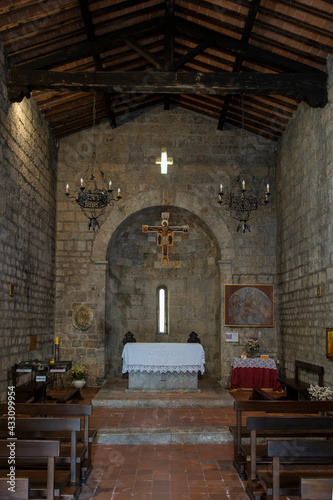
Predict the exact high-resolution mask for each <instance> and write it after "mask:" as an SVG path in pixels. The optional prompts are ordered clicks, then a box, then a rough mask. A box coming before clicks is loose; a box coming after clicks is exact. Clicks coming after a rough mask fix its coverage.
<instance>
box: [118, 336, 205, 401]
mask: <svg viewBox="0 0 333 500" xmlns="http://www.w3.org/2000/svg"><path fill="white" fill-rule="evenodd" d="M122 358H123V370H122V371H123V373H127V372H128V391H130V392H135V391H140V392H170V390H172V391H175V392H200V391H199V390H198V372H199V371H200V372H201V373H204V371H205V352H204V349H203V347H202V345H201V344H197V343H195V344H191V343H187V344H180V343H179V344H177V343H160V342H158V343H148V342H140V343H136V342H135V343H134V342H128V343H127V344H126V345H125V346H124V349H123V353H122Z"/></svg>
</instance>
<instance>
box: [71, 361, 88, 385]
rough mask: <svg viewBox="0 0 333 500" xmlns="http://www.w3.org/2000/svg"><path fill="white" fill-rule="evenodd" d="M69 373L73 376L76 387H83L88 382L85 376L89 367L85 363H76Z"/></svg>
mask: <svg viewBox="0 0 333 500" xmlns="http://www.w3.org/2000/svg"><path fill="white" fill-rule="evenodd" d="M68 373H70V374H71V376H72V379H73V385H74V387H77V388H78V389H82V387H83V386H84V385H85V383H86V381H85V380H84V376H85V374H86V373H87V368H86V367H85V366H84V365H74V366H72V368H70V370H69V372H68Z"/></svg>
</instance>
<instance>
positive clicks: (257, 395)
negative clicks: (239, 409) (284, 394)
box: [250, 387, 277, 401]
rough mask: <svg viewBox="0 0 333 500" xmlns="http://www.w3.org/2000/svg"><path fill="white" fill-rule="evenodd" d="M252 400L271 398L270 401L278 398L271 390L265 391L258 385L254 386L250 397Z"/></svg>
mask: <svg viewBox="0 0 333 500" xmlns="http://www.w3.org/2000/svg"><path fill="white" fill-rule="evenodd" d="M250 399H251V400H253V401H257V400H260V401H261V400H266V399H268V400H270V401H275V400H276V399H277V398H275V397H274V396H273V394H271V393H270V392H267V391H263V390H262V389H257V388H256V387H254V388H253V390H252V395H251V397H250Z"/></svg>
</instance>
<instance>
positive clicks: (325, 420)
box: [243, 416, 333, 481]
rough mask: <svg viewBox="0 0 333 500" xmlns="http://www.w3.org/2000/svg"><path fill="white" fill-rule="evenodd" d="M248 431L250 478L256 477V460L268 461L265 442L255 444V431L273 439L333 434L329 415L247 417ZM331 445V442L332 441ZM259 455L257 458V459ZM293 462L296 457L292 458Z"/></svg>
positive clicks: (332, 421) (323, 436)
mask: <svg viewBox="0 0 333 500" xmlns="http://www.w3.org/2000/svg"><path fill="white" fill-rule="evenodd" d="M247 428H248V430H249V431H250V454H249V459H250V480H251V481H254V480H256V478H257V462H258V461H261V462H266V463H267V462H268V459H269V455H268V453H267V444H266V443H262V444H259V445H258V444H257V433H258V432H260V435H261V436H263V435H265V436H266V437H274V438H275V439H281V438H288V437H297V438H298V437H306V438H313V437H315V438H327V437H332V436H333V418H331V417H284V416H283V417H281V416H280V417H248V419H247ZM332 447H333V442H332ZM243 448H244V446H243ZM258 457H259V460H258ZM293 460H294V463H295V461H296V458H294V459H293Z"/></svg>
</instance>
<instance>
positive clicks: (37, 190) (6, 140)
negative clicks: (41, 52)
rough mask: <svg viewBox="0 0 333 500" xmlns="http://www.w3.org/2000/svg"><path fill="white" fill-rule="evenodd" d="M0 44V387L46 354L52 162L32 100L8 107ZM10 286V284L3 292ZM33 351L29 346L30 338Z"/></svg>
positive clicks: (49, 141) (49, 342)
mask: <svg viewBox="0 0 333 500" xmlns="http://www.w3.org/2000/svg"><path fill="white" fill-rule="evenodd" d="M5 75H6V60H5V56H4V52H3V48H2V46H1V47H0V115H1V116H0V175H1V187H0V190H1V196H0V218H1V221H0V222H1V223H0V255H1V258H0V273H1V287H0V308H1V320H0V322H1V328H0V336H1V372H0V392H1V398H2V399H4V398H5V397H6V393H7V371H8V370H10V369H11V366H12V365H13V364H14V363H15V362H17V361H19V360H30V359H36V358H39V359H45V358H46V359H47V358H49V357H50V356H51V355H52V348H53V332H54V315H53V313H54V280H55V220H56V214H55V212H56V203H55V187H56V161H57V151H56V147H55V141H54V138H53V136H52V134H51V132H50V129H49V126H48V124H47V122H46V121H45V120H44V119H43V117H42V115H41V113H40V111H39V108H38V106H37V104H36V102H35V100H34V99H33V98H31V99H30V100H27V99H24V100H23V101H22V102H21V103H15V104H10V102H9V101H8V98H7V89H6V81H5ZM10 285H11V286H12V289H14V294H13V296H10V295H9V289H10ZM34 335H36V336H37V349H34V350H30V337H31V336H34Z"/></svg>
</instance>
